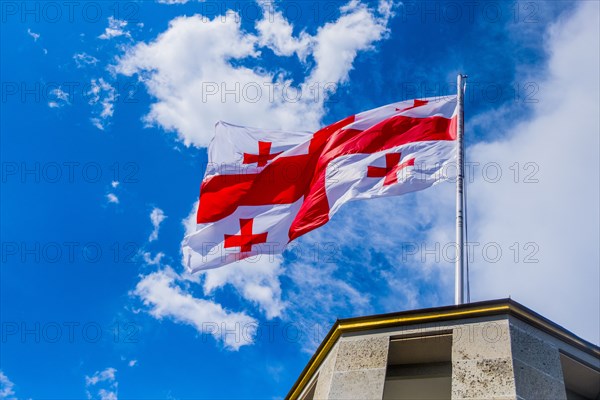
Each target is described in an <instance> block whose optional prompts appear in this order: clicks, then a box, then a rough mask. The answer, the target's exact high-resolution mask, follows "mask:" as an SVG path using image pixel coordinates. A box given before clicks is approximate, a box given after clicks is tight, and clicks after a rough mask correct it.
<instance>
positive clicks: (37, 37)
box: [27, 28, 40, 42]
mask: <svg viewBox="0 0 600 400" xmlns="http://www.w3.org/2000/svg"><path fill="white" fill-rule="evenodd" d="M27 34H28V35H29V36H31V37H32V38H33V41H34V42H37V41H38V39H39V38H40V34H39V33H35V32H33V31H32V30H31V29H30V28H27Z"/></svg>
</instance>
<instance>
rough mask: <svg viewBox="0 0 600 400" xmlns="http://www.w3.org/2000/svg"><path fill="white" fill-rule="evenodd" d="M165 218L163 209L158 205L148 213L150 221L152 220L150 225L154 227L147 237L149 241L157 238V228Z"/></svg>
mask: <svg viewBox="0 0 600 400" xmlns="http://www.w3.org/2000/svg"><path fill="white" fill-rule="evenodd" d="M165 218H167V216H166V215H165V213H164V212H163V210H161V209H160V208H158V207H154V208H153V209H152V212H151V213H150V221H152V226H153V227H154V229H153V230H152V233H151V234H150V237H148V241H149V242H153V241H155V240H156V239H158V230H159V229H160V224H161V223H162V222H163V221H164V220H165Z"/></svg>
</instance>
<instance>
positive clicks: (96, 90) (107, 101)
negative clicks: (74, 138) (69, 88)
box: [87, 78, 117, 130]
mask: <svg viewBox="0 0 600 400" xmlns="http://www.w3.org/2000/svg"><path fill="white" fill-rule="evenodd" d="M87 95H88V96H89V98H90V99H89V101H88V103H89V104H90V105H91V106H96V105H97V104H99V105H100V107H98V110H95V111H94V114H95V116H94V117H92V118H91V119H90V120H91V122H92V124H94V126H96V127H97V128H98V129H100V130H104V129H105V128H106V126H107V124H108V122H109V119H110V118H111V117H112V116H113V114H114V103H115V101H116V99H117V91H116V89H115V88H114V87H113V86H112V85H111V84H110V83H108V82H106V81H105V80H104V79H103V78H99V79H92V80H91V82H90V90H89V91H88V93H87Z"/></svg>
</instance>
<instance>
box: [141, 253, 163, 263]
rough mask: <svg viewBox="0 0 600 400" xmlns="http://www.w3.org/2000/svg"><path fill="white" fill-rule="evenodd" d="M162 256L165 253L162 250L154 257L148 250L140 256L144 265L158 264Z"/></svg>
mask: <svg viewBox="0 0 600 400" xmlns="http://www.w3.org/2000/svg"><path fill="white" fill-rule="evenodd" d="M164 256H165V253H163V252H158V253H156V254H155V255H154V257H152V254H150V252H144V253H142V257H143V258H144V264H146V265H160V262H161V260H162V259H163V257H164Z"/></svg>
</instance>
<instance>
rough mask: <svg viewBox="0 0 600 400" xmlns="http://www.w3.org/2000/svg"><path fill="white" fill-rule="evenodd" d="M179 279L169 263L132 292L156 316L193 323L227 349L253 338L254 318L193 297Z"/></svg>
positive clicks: (140, 283) (147, 276)
mask: <svg viewBox="0 0 600 400" xmlns="http://www.w3.org/2000/svg"><path fill="white" fill-rule="evenodd" d="M179 279H180V278H179V276H178V275H177V274H176V273H175V271H173V269H172V268H170V267H166V268H164V269H163V270H160V271H157V272H153V273H151V274H149V275H146V276H143V277H142V278H141V280H140V281H139V282H138V284H137V286H136V288H135V290H134V291H133V292H132V295H134V296H136V297H138V298H139V299H141V301H142V302H143V304H144V305H145V306H146V307H148V313H149V314H150V315H152V316H153V317H154V318H157V319H163V318H167V319H171V320H173V321H174V322H177V323H182V324H186V325H190V326H192V327H193V328H194V329H196V331H197V332H198V333H201V334H203V335H212V336H213V337H214V338H215V340H217V341H218V342H221V343H222V344H223V346H224V347H225V348H226V349H228V350H234V351H235V350H238V349H239V348H240V347H242V346H246V345H249V344H252V343H253V342H254V337H255V335H256V329H257V321H256V320H255V319H254V318H252V317H250V316H249V315H247V314H245V313H241V312H229V311H227V310H225V309H224V308H223V307H222V306H221V305H220V304H217V303H214V302H212V301H210V300H206V299H200V298H197V297H194V296H193V295H191V294H190V293H187V292H186V291H185V290H184V289H182V288H181V287H180V286H179V285H178V283H177V282H178V280H179Z"/></svg>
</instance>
